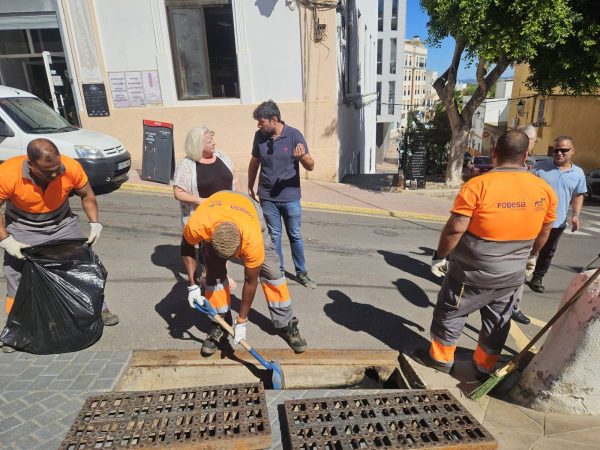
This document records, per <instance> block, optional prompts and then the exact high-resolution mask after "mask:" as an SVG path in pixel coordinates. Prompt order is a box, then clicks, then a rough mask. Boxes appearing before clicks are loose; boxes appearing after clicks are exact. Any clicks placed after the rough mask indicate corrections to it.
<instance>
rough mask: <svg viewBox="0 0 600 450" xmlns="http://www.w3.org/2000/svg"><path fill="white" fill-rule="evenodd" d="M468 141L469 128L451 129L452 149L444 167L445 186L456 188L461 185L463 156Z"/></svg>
mask: <svg viewBox="0 0 600 450" xmlns="http://www.w3.org/2000/svg"><path fill="white" fill-rule="evenodd" d="M468 140H469V128H464V127H461V128H458V129H455V127H452V147H451V148H450V154H449V155H448V165H447V166H446V186H448V187H457V186H460V185H461V184H462V181H463V179H462V170H463V161H464V154H465V151H466V150H467V143H468Z"/></svg>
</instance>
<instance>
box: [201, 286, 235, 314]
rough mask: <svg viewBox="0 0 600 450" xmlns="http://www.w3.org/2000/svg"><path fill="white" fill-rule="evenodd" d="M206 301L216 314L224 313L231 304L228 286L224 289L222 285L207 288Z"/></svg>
mask: <svg viewBox="0 0 600 450" xmlns="http://www.w3.org/2000/svg"><path fill="white" fill-rule="evenodd" d="M206 299H207V300H208V302H209V303H210V304H211V306H212V307H213V308H214V309H215V310H216V311H217V312H218V313H226V312H227V311H228V310H229V305H230V303H231V297H230V295H229V286H226V287H224V286H223V285H222V284H220V285H217V286H207V287H206Z"/></svg>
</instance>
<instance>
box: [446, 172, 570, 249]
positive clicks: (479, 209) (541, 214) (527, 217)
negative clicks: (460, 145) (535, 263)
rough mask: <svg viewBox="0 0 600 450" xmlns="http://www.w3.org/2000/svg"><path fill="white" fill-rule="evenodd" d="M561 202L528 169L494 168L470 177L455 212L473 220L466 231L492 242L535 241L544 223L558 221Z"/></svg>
mask: <svg viewBox="0 0 600 450" xmlns="http://www.w3.org/2000/svg"><path fill="white" fill-rule="evenodd" d="M557 204H558V199H557V197H556V194H555V192H554V190H553V189H552V188H551V187H550V185H549V184H548V183H546V182H545V181H544V180H542V179H541V178H538V177H536V176H535V175H532V174H530V173H528V172H527V171H525V169H523V170H520V169H502V168H497V169H494V170H492V171H490V172H488V173H486V174H484V175H480V176H478V177H475V178H471V179H470V180H469V181H467V182H466V183H465V184H464V185H463V187H462V189H461V190H460V192H459V194H458V196H457V197H456V200H455V201H454V207H453V208H452V212H453V213H456V214H460V215H463V216H467V217H470V218H471V221H470V223H469V227H468V228H467V231H469V232H470V233H472V234H474V235H475V236H477V237H479V238H481V239H486V240H489V241H527V240H531V239H535V238H536V237H537V235H538V234H539V232H540V229H541V228H542V224H544V223H548V222H553V221H554V220H555V219H556V205H557Z"/></svg>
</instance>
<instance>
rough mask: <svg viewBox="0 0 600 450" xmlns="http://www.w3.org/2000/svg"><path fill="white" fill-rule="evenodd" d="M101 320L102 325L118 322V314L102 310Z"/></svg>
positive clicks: (109, 325) (108, 325) (111, 324)
mask: <svg viewBox="0 0 600 450" xmlns="http://www.w3.org/2000/svg"><path fill="white" fill-rule="evenodd" d="M102 322H103V323H104V326H107V327H111V326H113V325H116V324H118V323H119V316H117V315H116V314H113V313H111V312H110V311H109V310H108V309H105V310H104V311H102Z"/></svg>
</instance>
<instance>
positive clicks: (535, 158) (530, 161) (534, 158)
mask: <svg viewBox="0 0 600 450" xmlns="http://www.w3.org/2000/svg"><path fill="white" fill-rule="evenodd" d="M547 160H552V156H546V155H529V156H528V157H527V159H526V160H525V166H527V170H531V168H532V167H533V166H535V165H536V164H537V163H538V162H540V161H547Z"/></svg>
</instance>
